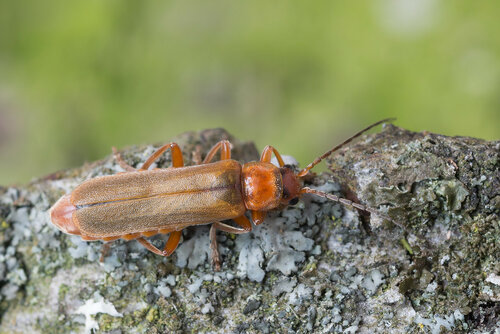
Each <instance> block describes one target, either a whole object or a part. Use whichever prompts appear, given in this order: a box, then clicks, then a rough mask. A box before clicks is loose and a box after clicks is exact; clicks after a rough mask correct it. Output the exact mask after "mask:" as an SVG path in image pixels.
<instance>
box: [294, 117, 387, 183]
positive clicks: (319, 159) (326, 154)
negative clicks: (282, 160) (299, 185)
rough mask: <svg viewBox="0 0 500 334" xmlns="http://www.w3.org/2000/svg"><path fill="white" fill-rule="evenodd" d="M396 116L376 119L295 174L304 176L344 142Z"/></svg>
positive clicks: (346, 142) (348, 141)
mask: <svg viewBox="0 0 500 334" xmlns="http://www.w3.org/2000/svg"><path fill="white" fill-rule="evenodd" d="M395 119H396V118H386V119H383V120H381V121H378V122H376V123H373V124H372V125H370V126H369V127H367V128H365V129H363V130H361V131H359V132H358V133H356V134H355V135H354V136H352V137H351V138H349V139H347V140H345V141H344V142H343V143H341V144H339V145H337V146H335V147H334V148H332V149H331V150H330V151H328V152H326V153H325V154H323V155H322V156H320V157H317V158H316V159H314V161H313V162H311V163H310V164H309V165H307V167H306V168H304V169H303V170H301V171H300V172H299V173H298V174H297V176H298V177H303V176H305V175H306V174H307V173H309V171H310V170H311V169H312V168H313V167H314V166H316V165H317V164H319V163H320V162H321V161H322V160H323V159H325V158H326V157H328V156H329V155H330V154H332V153H333V152H335V151H337V150H338V149H339V148H341V147H342V146H344V145H345V144H348V143H350V142H351V141H352V140H353V139H355V138H357V137H359V136H361V135H362V134H363V133H365V132H366V131H368V130H370V129H371V128H373V127H375V126H377V125H379V124H382V123H386V122H392V121H394V120H395Z"/></svg>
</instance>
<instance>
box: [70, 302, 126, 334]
mask: <svg viewBox="0 0 500 334" xmlns="http://www.w3.org/2000/svg"><path fill="white" fill-rule="evenodd" d="M98 313H105V314H109V315H110V316H113V317H123V314H121V313H118V311H116V308H115V306H114V305H113V304H112V303H110V302H107V301H106V300H104V298H103V297H102V296H101V295H99V294H98V293H95V294H94V297H93V298H90V299H88V300H87V301H86V302H85V304H83V305H82V306H80V307H79V308H78V309H77V310H76V311H75V314H83V315H84V316H85V332H86V333H91V332H92V330H98V329H99V324H98V323H97V321H95V320H94V319H93V318H92V316H93V315H96V314H98Z"/></svg>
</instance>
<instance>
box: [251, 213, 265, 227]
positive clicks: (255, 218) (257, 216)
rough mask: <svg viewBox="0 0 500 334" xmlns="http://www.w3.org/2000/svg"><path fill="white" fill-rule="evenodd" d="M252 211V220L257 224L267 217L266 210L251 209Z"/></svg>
mask: <svg viewBox="0 0 500 334" xmlns="http://www.w3.org/2000/svg"><path fill="white" fill-rule="evenodd" d="M251 213H252V221H253V223H254V224H255V225H260V224H262V223H263V222H264V219H266V211H255V210H253V211H251Z"/></svg>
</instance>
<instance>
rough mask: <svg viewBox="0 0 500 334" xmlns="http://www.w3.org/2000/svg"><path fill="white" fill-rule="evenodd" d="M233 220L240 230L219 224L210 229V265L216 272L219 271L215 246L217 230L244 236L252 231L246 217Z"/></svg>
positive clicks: (217, 248) (217, 250) (218, 258)
mask: <svg viewBox="0 0 500 334" xmlns="http://www.w3.org/2000/svg"><path fill="white" fill-rule="evenodd" d="M233 220H234V221H235V222H236V224H238V225H239V226H241V228H239V227H234V226H231V225H227V224H224V223H221V222H216V223H213V224H212V227H211V228H210V249H211V250H212V264H213V266H214V267H215V270H216V271H220V263H221V262H220V254H219V247H218V245H217V234H216V233H217V230H221V231H224V232H228V233H233V234H244V233H248V232H250V231H251V230H252V224H251V223H250V221H249V220H248V218H247V217H245V216H240V217H237V218H234V219H233Z"/></svg>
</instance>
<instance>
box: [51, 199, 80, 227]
mask: <svg viewBox="0 0 500 334" xmlns="http://www.w3.org/2000/svg"><path fill="white" fill-rule="evenodd" d="M75 211H76V207H75V206H74V205H73V204H71V195H64V196H63V197H61V198H60V199H59V200H58V201H57V202H56V204H54V206H53V207H52V208H51V209H50V219H51V220H52V223H53V224H54V225H56V226H57V228H59V229H60V230H61V231H63V232H64V233H68V234H77V235H80V229H79V228H78V226H76V224H75V222H74V221H73V212H75Z"/></svg>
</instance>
